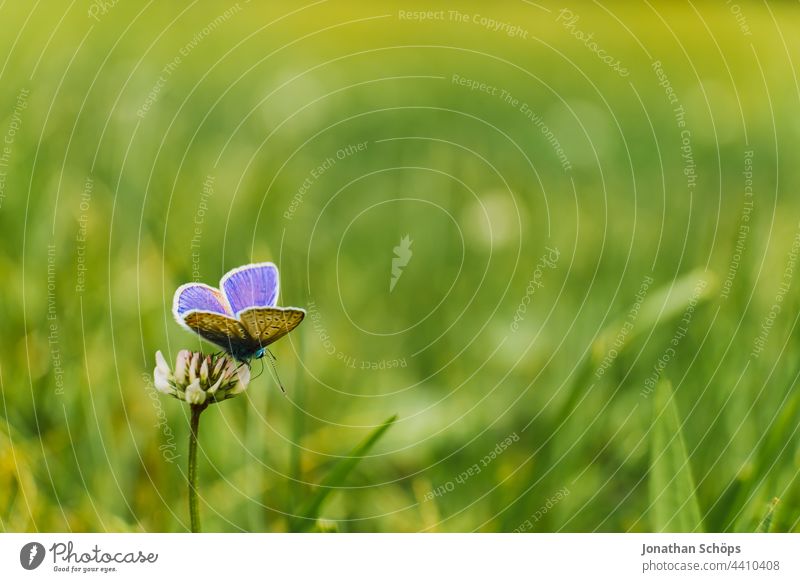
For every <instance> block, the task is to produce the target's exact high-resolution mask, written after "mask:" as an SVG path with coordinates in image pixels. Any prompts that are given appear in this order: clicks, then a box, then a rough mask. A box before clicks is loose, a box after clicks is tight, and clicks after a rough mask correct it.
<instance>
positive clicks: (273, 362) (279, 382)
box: [267, 350, 286, 394]
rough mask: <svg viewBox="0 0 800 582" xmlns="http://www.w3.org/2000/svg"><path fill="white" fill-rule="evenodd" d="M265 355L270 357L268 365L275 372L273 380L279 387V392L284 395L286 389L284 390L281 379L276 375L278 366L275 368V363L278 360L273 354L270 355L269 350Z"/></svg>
mask: <svg viewBox="0 0 800 582" xmlns="http://www.w3.org/2000/svg"><path fill="white" fill-rule="evenodd" d="M267 353H268V354H269V356H270V357H269V363H270V365H271V366H272V369H273V370H274V371H275V380H277V382H278V386H280V387H281V392H283V393H284V394H286V388H284V387H283V382H281V377H280V376H279V375H278V366H276V365H275V362H276V361H277V360H278V358H276V357H275V354H273V353H272V352H271V351H269V350H267Z"/></svg>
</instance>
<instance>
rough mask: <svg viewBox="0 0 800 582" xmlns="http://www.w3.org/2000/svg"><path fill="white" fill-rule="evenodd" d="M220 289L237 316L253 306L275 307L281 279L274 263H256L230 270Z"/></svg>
mask: <svg viewBox="0 0 800 582" xmlns="http://www.w3.org/2000/svg"><path fill="white" fill-rule="evenodd" d="M220 289H221V290H222V293H223V294H224V295H225V299H226V300H227V302H228V305H230V308H231V311H232V313H233V314H234V315H235V316H237V317H238V316H239V314H240V313H241V312H242V311H244V310H245V309H249V308H251V307H274V306H275V304H276V303H277V302H278V292H279V289H280V281H279V278H278V267H276V266H275V265H274V264H273V263H255V264H252V265H245V266H243V267H239V268H238V269H234V270H232V271H229V272H228V273H227V274H226V275H225V276H224V277H223V278H222V281H221V283H220Z"/></svg>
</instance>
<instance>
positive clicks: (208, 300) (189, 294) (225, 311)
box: [172, 283, 232, 323]
mask: <svg viewBox="0 0 800 582" xmlns="http://www.w3.org/2000/svg"><path fill="white" fill-rule="evenodd" d="M189 311H210V312H212V313H219V314H221V315H232V313H231V311H230V308H229V307H228V301H227V300H226V299H225V296H224V295H223V294H222V293H221V292H220V291H219V289H214V288H213V287H209V286H208V285H204V284H202V283H187V284H186V285H181V286H180V287H178V289H177V290H176V291H175V297H174V298H173V300H172V313H173V315H175V319H177V320H178V323H183V316H184V314H185V313H187V312H189Z"/></svg>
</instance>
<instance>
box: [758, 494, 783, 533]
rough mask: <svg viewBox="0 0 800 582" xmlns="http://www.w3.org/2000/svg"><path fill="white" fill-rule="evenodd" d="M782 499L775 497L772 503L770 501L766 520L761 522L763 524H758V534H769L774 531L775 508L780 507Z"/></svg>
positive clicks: (765, 516)
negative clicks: (773, 517)
mask: <svg viewBox="0 0 800 582" xmlns="http://www.w3.org/2000/svg"><path fill="white" fill-rule="evenodd" d="M779 502H780V499H778V498H777V497H774V498H773V499H772V501H770V504H769V506H768V507H767V513H766V514H765V515H764V519H762V520H761V523H760V524H758V530H757V531H758V533H769V532H771V531H772V516H773V515H774V514H775V508H776V507H778V503H779Z"/></svg>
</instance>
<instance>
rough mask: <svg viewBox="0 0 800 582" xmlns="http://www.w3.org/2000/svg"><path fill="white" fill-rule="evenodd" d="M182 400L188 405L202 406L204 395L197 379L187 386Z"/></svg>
mask: <svg viewBox="0 0 800 582" xmlns="http://www.w3.org/2000/svg"><path fill="white" fill-rule="evenodd" d="M184 398H186V402H188V403H189V404H203V402H205V401H206V393H205V392H203V389H202V388H200V380H199V379H195V380H194V381H192V383H191V384H189V386H187V388H186V394H185V396H184Z"/></svg>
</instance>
